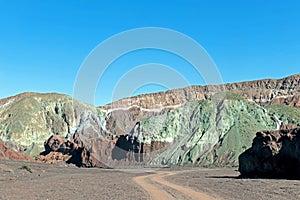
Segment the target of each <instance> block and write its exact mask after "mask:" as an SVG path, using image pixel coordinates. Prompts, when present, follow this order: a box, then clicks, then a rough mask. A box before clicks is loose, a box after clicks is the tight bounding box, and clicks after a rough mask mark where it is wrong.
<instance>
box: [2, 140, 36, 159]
mask: <svg viewBox="0 0 300 200" xmlns="http://www.w3.org/2000/svg"><path fill="white" fill-rule="evenodd" d="M0 160H27V161H34V160H33V159H32V158H31V157H29V156H26V155H24V154H22V153H20V152H16V151H14V150H12V149H11V148H9V146H8V145H6V144H5V143H4V142H3V141H2V140H0Z"/></svg>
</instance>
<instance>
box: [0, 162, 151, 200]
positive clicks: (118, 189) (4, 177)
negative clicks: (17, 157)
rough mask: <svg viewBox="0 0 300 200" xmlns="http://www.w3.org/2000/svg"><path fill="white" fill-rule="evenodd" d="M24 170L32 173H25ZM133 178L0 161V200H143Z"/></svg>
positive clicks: (113, 172) (112, 172) (102, 171)
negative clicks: (29, 170)
mask: <svg viewBox="0 0 300 200" xmlns="http://www.w3.org/2000/svg"><path fill="white" fill-rule="evenodd" d="M22 166H27V167H28V169H31V170H32V173H30V172H28V171H27V170H26V169H19V168H21V167H22ZM135 175H136V174H132V173H125V172H120V171H116V170H105V169H98V168H77V167H75V166H70V165H49V164H42V163H30V162H14V161H0V194H1V195H0V199H5V200H7V199H49V200H51V199H101V200H102V199H103V200H106V199H107V200H108V199H109V200H110V199H147V195H145V193H144V192H143V190H142V189H140V187H139V186H136V185H135V184H134V182H133V181H132V176H135Z"/></svg>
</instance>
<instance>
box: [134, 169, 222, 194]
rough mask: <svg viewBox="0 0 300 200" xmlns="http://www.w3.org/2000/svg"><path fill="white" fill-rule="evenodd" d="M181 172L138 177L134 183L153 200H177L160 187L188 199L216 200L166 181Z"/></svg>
mask: <svg viewBox="0 0 300 200" xmlns="http://www.w3.org/2000/svg"><path fill="white" fill-rule="evenodd" d="M177 173H179V172H156V173H155V174H150V175H144V176H137V177H134V178H133V181H134V182H135V183H136V184H137V185H139V186H140V187H142V188H143V189H144V190H145V191H146V192H147V193H148V194H149V196H150V199H152V200H169V199H176V197H174V196H173V195H171V193H170V192H168V191H166V190H164V189H163V187H160V185H162V186H164V187H167V188H171V189H173V190H176V191H177V192H179V193H180V194H182V196H184V197H186V199H194V200H216V198H214V197H212V196H210V195H207V194H205V193H203V192H198V191H195V190H193V189H191V188H188V187H184V186H181V185H177V184H175V183H171V182H169V181H167V180H165V179H164V177H165V176H171V175H176V174H177Z"/></svg>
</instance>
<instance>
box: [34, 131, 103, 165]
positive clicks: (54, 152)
mask: <svg viewBox="0 0 300 200" xmlns="http://www.w3.org/2000/svg"><path fill="white" fill-rule="evenodd" d="M36 160H37V161H40V162H45V163H51V164H52V163H58V162H62V161H64V162H66V163H70V164H75V165H76V166H78V167H101V168H106V167H107V166H106V165H104V164H103V163H101V162H100V161H99V160H97V159H96V158H94V157H93V156H92V155H91V153H90V151H89V150H87V149H86V148H85V147H84V146H82V145H78V144H76V143H74V142H71V141H68V140H66V139H64V138H59V137H56V136H51V137H50V138H49V139H48V140H47V141H46V142H45V151H44V152H42V153H41V154H40V155H39V156H37V157H36Z"/></svg>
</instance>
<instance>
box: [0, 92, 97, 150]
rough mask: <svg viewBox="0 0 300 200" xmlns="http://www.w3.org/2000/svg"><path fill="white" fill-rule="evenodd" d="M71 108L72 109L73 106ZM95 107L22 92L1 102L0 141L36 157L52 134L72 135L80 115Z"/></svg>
mask: <svg viewBox="0 0 300 200" xmlns="http://www.w3.org/2000/svg"><path fill="white" fill-rule="evenodd" d="M73 105H74V107H73ZM86 111H91V112H95V113H98V112H100V111H97V109H96V108H94V107H92V106H89V105H86V104H83V103H80V102H76V101H75V102H74V104H73V100H72V98H71V97H69V96H66V95H61V94H37V93H24V94H20V95H17V96H14V97H10V98H7V99H3V100H1V104H0V139H2V140H3V141H4V142H6V141H9V142H11V143H13V144H15V150H17V151H20V152H24V153H25V154H27V155H30V156H36V155H38V154H39V153H40V152H41V151H43V149H44V141H45V140H47V139H48V138H49V137H50V136H51V135H53V134H54V135H57V136H61V137H67V136H68V135H71V134H73V133H74V132H75V130H76V127H77V126H78V125H79V122H80V117H81V115H82V113H83V112H86Z"/></svg>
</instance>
